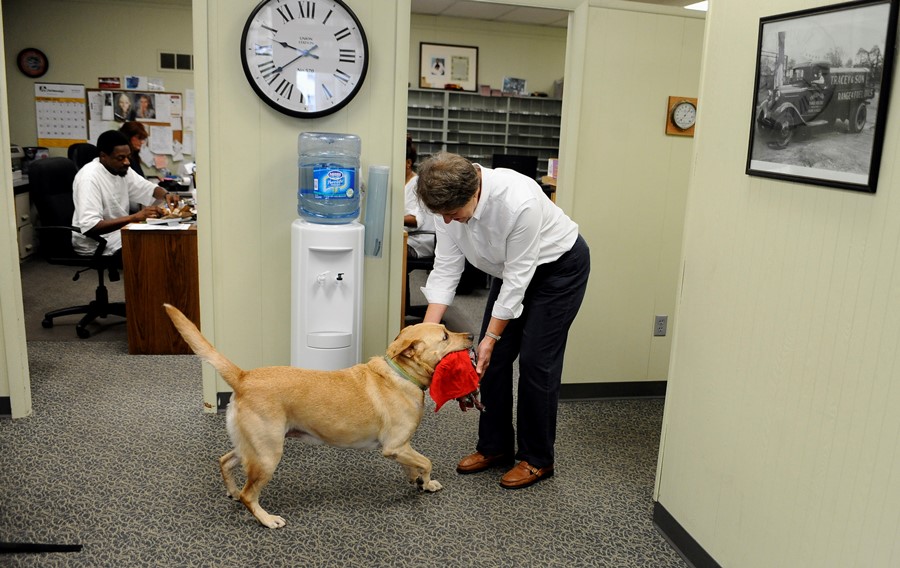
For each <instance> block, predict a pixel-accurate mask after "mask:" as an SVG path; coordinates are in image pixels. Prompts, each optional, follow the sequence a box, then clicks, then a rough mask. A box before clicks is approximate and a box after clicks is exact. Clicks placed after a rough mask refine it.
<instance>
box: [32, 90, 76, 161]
mask: <svg viewBox="0 0 900 568" xmlns="http://www.w3.org/2000/svg"><path fill="white" fill-rule="evenodd" d="M86 102H87V99H86V98H85V89H84V85H69V84H55V83H35V84H34V103H35V115H36V116H37V143H38V145H39V146H47V147H53V148H68V147H69V146H70V145H72V144H75V143H76V142H86V141H87V114H86Z"/></svg>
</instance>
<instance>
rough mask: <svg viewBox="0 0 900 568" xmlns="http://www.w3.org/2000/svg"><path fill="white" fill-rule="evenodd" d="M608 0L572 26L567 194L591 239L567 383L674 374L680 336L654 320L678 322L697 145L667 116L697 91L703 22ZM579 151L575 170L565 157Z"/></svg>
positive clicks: (564, 171)
mask: <svg viewBox="0 0 900 568" xmlns="http://www.w3.org/2000/svg"><path fill="white" fill-rule="evenodd" d="M597 4H598V5H597V6H592V7H591V8H590V9H588V10H586V17H585V18H583V19H580V22H582V26H583V27H582V28H579V29H575V30H572V31H571V33H572V34H573V36H574V38H575V41H574V42H570V45H571V44H572V43H574V46H573V47H572V48H571V50H572V51H573V53H570V58H572V60H573V61H572V65H573V68H572V69H570V73H569V75H568V77H567V81H568V84H567V85H566V96H565V97H564V104H565V107H564V110H563V113H564V115H566V114H567V115H568V116H567V117H564V125H563V138H564V139H565V140H566V144H568V145H564V146H563V148H562V152H561V153H562V156H563V160H562V161H561V162H560V167H561V173H560V191H559V197H558V199H557V202H558V203H560V204H561V205H562V206H563V207H564V208H566V209H567V210H568V211H569V212H570V214H571V215H572V217H573V219H574V220H575V221H576V222H577V223H578V224H579V226H580V227H581V232H582V234H583V235H584V237H585V239H586V240H587V242H588V244H589V245H590V247H591V279H590V282H589V284H588V291H587V295H586V297H585V300H584V305H583V306H582V308H581V312H580V313H579V316H578V318H577V319H576V320H575V323H574V325H573V328H572V332H571V333H570V334H569V347H568V350H567V353H566V355H567V357H566V366H565V376H564V380H565V382H567V383H579V382H617V381H621V382H633V381H646V380H665V379H666V373H667V367H668V362H669V348H670V337H671V335H670V336H667V337H653V333H652V332H653V317H654V315H656V314H665V315H668V316H669V323H670V325H672V324H673V323H674V321H675V317H674V307H675V285H676V282H677V279H678V259H679V255H680V245H681V232H682V224H683V219H684V202H685V198H686V195H687V184H688V176H689V172H690V160H691V150H692V147H693V139H692V138H687V137H681V136H667V135H666V134H665V123H666V116H667V105H668V97H669V96H670V95H673V96H686V97H696V96H697V89H698V88H699V78H700V54H701V48H702V39H703V28H704V20H703V19H702V15H699V14H697V13H696V12H690V11H687V10H680V9H678V10H676V9H668V10H665V9H660V8H657V9H656V10H649V9H647V10H646V11H642V10H640V8H641V7H644V6H646V5H641V4H637V3H634V2H598V3H597ZM573 94H574V95H575V96H574V97H573V96H571V95H573ZM704 105H705V101H704V100H702V99H701V100H700V101H699V107H700V108H701V109H702V108H703V106H704ZM701 114H702V111H701ZM700 120H703V119H702V118H701V119H700ZM573 131H574V132H573ZM573 157H574V158H575V163H576V165H575V169H574V170H572V169H568V168H569V166H570V164H567V163H566V162H567V161H571V160H572V158H573Z"/></svg>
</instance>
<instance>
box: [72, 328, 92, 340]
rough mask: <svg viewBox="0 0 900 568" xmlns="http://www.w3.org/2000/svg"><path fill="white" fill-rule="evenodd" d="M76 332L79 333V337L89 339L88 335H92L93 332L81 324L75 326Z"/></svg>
mask: <svg viewBox="0 0 900 568" xmlns="http://www.w3.org/2000/svg"><path fill="white" fill-rule="evenodd" d="M75 333H77V334H78V337H80V338H81V339H87V338H88V337H90V336H91V332H90V331H88V330H86V329H84V328H83V327H81V326H80V325H76V326H75Z"/></svg>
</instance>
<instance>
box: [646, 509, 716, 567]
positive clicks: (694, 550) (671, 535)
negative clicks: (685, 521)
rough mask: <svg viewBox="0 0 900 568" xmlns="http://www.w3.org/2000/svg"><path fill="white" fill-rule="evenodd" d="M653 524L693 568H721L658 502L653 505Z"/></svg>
mask: <svg viewBox="0 0 900 568" xmlns="http://www.w3.org/2000/svg"><path fill="white" fill-rule="evenodd" d="M653 524H654V525H656V530H658V531H659V532H660V533H662V535H663V537H665V539H666V540H667V541H669V544H671V545H672V547H673V548H674V549H675V550H677V551H678V554H680V555H681V557H682V558H683V559H684V560H685V561H686V562H687V563H688V564H690V565H691V566H693V567H694V568H721V566H719V563H718V562H716V561H715V560H714V559H713V557H712V556H710V555H709V553H708V552H706V551H705V550H704V549H703V547H702V546H700V543H699V542H697V541H696V540H694V537H692V536H691V535H690V534H689V533H688V532H687V531H686V530H685V529H684V527H682V526H681V524H680V523H679V522H678V521H677V520H675V517H673V516H672V515H671V513H669V512H668V511H667V510H666V508H665V507H663V506H662V505H660V504H659V502H658V501H657V502H654V503H653Z"/></svg>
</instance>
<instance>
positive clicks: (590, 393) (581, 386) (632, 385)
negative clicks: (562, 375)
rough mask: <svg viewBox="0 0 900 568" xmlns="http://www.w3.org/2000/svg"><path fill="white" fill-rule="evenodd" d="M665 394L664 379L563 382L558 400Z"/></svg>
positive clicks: (641, 396) (658, 396) (663, 395)
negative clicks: (615, 381) (617, 381)
mask: <svg viewBox="0 0 900 568" xmlns="http://www.w3.org/2000/svg"><path fill="white" fill-rule="evenodd" d="M665 396H666V381H634V382H621V383H570V384H563V385H562V388H560V391H559V398H560V400H590V399H597V398H662V397H665Z"/></svg>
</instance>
